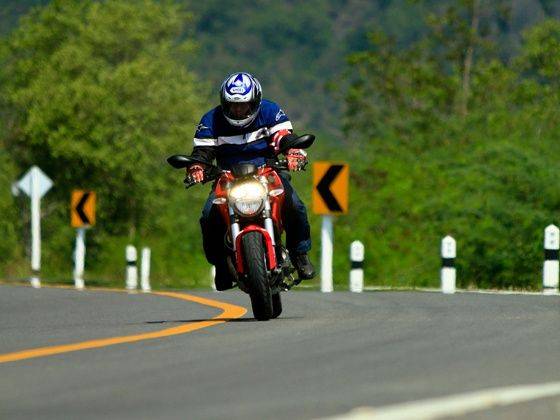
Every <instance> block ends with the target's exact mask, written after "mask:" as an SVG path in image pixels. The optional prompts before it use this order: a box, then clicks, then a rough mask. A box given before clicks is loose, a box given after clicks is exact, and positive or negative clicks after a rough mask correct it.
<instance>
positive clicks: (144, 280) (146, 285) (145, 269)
mask: <svg viewBox="0 0 560 420" xmlns="http://www.w3.org/2000/svg"><path fill="white" fill-rule="evenodd" d="M151 255H152V251H151V250H150V248H142V266H141V268H140V286H141V287H142V291H143V292H145V293H148V292H151V291H152V288H151V287H150V258H151Z"/></svg>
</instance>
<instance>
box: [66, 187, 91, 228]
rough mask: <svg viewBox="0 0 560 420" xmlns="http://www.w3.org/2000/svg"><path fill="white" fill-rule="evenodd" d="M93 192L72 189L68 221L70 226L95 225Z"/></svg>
mask: <svg viewBox="0 0 560 420" xmlns="http://www.w3.org/2000/svg"><path fill="white" fill-rule="evenodd" d="M95 201H96V197H95V192H93V191H82V190H74V191H72V199H71V201H70V212H71V217H70V219H71V220H70V222H71V225H72V227H75V228H82V227H89V226H93V225H95Z"/></svg>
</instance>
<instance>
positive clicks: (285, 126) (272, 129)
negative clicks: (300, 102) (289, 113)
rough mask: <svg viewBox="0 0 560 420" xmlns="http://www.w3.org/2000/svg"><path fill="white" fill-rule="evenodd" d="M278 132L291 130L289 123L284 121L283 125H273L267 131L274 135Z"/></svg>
mask: <svg viewBox="0 0 560 420" xmlns="http://www.w3.org/2000/svg"><path fill="white" fill-rule="evenodd" d="M280 130H293V127H292V123H291V122H290V121H284V122H283V123H280V124H276V125H273V126H272V127H270V129H269V133H270V134H274V133H276V132H277V131H280Z"/></svg>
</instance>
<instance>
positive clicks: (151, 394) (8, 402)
mask: <svg viewBox="0 0 560 420" xmlns="http://www.w3.org/2000/svg"><path fill="white" fill-rule="evenodd" d="M185 293H188V294H189V295H195V296H199V297H204V298H207V299H212V300H216V301H221V302H227V303H230V304H233V305H236V306H235V307H238V306H241V307H246V308H248V309H249V311H248V312H247V314H245V315H244V316H243V317H242V318H233V319H230V320H229V321H228V322H225V323H221V324H217V325H209V326H206V327H204V328H201V329H198V330H194V331H187V332H184V333H178V334H176V335H172V336H168V337H163V338H156V339H145V340H144V339H142V340H139V341H136V342H131V343H124V344H116V345H110V346H107V347H99V348H95V349H86V350H80V351H72V352H66V353H60V354H54V355H50V356H46V357H34V358H29V359H23V360H16V361H11V362H5V363H0V418H1V419H31V418H41V419H62V418H68V419H75V418H80V419H94V418H109V419H154V418H158V419H224V418H227V419H246V418H249V419H265V418H274V419H313V418H322V417H329V416H335V415H346V413H348V412H350V411H351V410H353V409H354V408H356V407H363V406H366V407H385V406H388V405H395V404H400V403H404V402H410V401H418V400H424V399H428V398H439V397H445V396H450V395H457V394H462V393H468V392H475V391H479V390H484V389H489V388H497V387H500V388H501V387H510V386H515V385H526V384H542V383H549V382H558V381H560V360H559V355H560V334H559V328H558V327H559V323H560V298H558V297H557V296H519V295H490V294H471V293H468V294H467V293H464V294H456V295H442V294H438V293H413V292H369V293H363V294H351V293H345V292H335V293H330V294H321V293H318V292H308V291H300V292H290V293H288V294H284V295H283V298H284V313H283V314H282V316H281V318H279V319H277V320H274V321H269V322H257V321H254V320H253V319H252V316H251V311H250V306H249V305H248V303H249V301H248V298H247V296H246V295H244V294H242V293H240V292H226V293H215V292H214V293H213V292H200V291H199V292H188V291H187V292H185ZM0 308H1V309H0V311H1V312H0V313H1V316H0V358H1V356H2V355H5V354H7V353H12V352H16V351H20V350H24V349H34V348H38V347H56V346H59V345H62V344H68V343H78V342H83V341H88V340H93V339H100V338H107V337H123V336H130V335H141V334H145V333H155V332H157V331H161V330H163V329H169V328H175V327H183V326H188V325H192V324H196V323H202V322H206V321H208V320H211V319H212V318H213V317H215V316H217V315H219V314H220V313H221V312H222V311H221V310H219V309H217V308H215V307H210V306H207V305H204V304H200V303H195V302H190V301H185V300H180V299H174V298H171V297H166V296H159V295H152V294H126V293H116V292H107V291H82V292H78V291H74V290H67V289H51V288H43V289H31V288H28V287H17V286H0ZM559 403H560V398H559V397H558V396H557V395H554V396H551V397H548V398H543V399H538V400H532V401H529V402H525V403H518V404H514V405H508V406H506V407H498V408H491V409H485V410H481V411H477V412H476V413H472V414H470V415H469V416H467V417H468V418H477V419H478V418H508V419H509V418H519V419H521V418H527V417H528V415H530V416H531V417H532V418H533V419H539V418H543V419H544V418H559V417H560V405H559Z"/></svg>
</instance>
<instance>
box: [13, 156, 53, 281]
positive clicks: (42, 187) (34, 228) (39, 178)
mask: <svg viewBox="0 0 560 420" xmlns="http://www.w3.org/2000/svg"><path fill="white" fill-rule="evenodd" d="M52 185H53V183H52V181H51V179H50V178H49V177H48V176H47V175H45V174H44V172H43V171H41V169H39V168H38V167H37V166H32V167H31V168H30V169H29V171H27V173H26V174H25V175H24V176H23V177H22V178H21V179H20V180H19V181H17V183H16V184H15V187H17V188H18V189H20V190H21V191H23V192H24V193H26V194H27V195H28V196H29V197H30V198H31V272H32V274H31V278H30V281H31V285H32V286H33V287H41V281H40V280H39V272H40V270H41V198H42V197H43V196H44V195H45V194H46V193H47V191H48V190H50V189H51V187H52ZM14 189H15V188H14V186H12V190H14Z"/></svg>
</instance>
